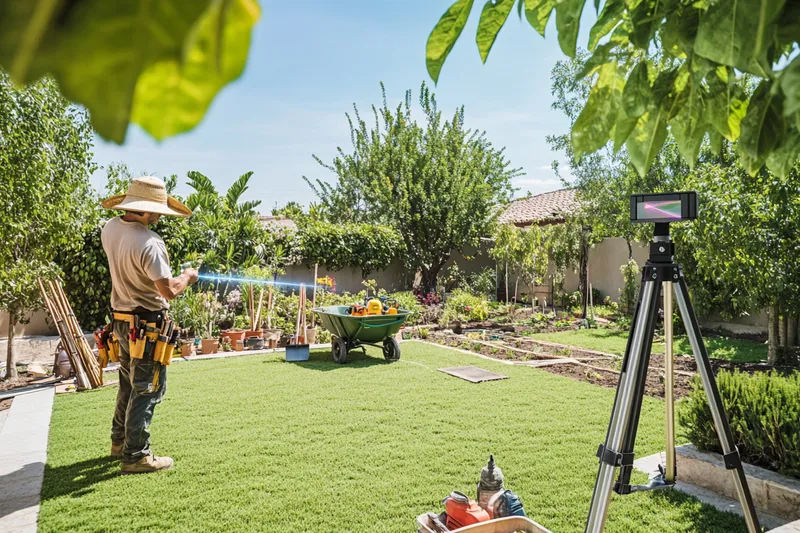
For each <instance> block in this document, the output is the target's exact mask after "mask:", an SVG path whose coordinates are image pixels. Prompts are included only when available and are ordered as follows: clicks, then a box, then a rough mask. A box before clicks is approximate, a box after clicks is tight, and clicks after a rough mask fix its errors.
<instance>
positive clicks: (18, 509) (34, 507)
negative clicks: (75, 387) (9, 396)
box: [0, 387, 55, 533]
mask: <svg viewBox="0 0 800 533" xmlns="http://www.w3.org/2000/svg"><path fill="white" fill-rule="evenodd" d="M54 393H55V390H54V389H53V388H52V387H50V388H47V389H43V390H40V391H36V392H31V393H28V394H25V395H22V396H19V397H17V398H15V399H14V403H12V404H11V409H9V410H8V416H7V418H6V422H5V424H3V427H2V429H0V531H2V532H3V533H35V532H36V521H37V518H38V515H39V503H40V493H41V490H42V480H43V479H44V465H45V463H46V462H47V437H48V434H49V432H50V415H51V413H52V410H53V396H54Z"/></svg>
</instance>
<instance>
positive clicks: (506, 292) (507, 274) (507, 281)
mask: <svg viewBox="0 0 800 533" xmlns="http://www.w3.org/2000/svg"><path fill="white" fill-rule="evenodd" d="M506 303H508V261H506Z"/></svg>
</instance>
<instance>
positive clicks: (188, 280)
mask: <svg viewBox="0 0 800 533" xmlns="http://www.w3.org/2000/svg"><path fill="white" fill-rule="evenodd" d="M197 276H198V274H197V270H195V269H193V268H187V269H186V270H184V271H183V272H181V274H180V275H179V276H176V277H174V278H164V279H159V280H156V281H155V284H156V288H157V289H158V292H159V293H160V294H161V296H163V297H164V299H165V300H167V301H170V300H172V299H174V298H176V297H177V296H178V295H179V294H180V293H182V292H183V291H185V290H186V287H188V286H189V285H192V284H193V283H194V282H196V281H197Z"/></svg>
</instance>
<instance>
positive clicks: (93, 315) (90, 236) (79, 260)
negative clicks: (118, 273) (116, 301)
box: [57, 226, 111, 331]
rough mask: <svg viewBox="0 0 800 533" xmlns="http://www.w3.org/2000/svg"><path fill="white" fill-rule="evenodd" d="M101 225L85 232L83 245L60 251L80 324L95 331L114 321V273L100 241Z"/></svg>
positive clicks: (65, 278) (69, 294)
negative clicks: (112, 299)
mask: <svg viewBox="0 0 800 533" xmlns="http://www.w3.org/2000/svg"><path fill="white" fill-rule="evenodd" d="M101 229H102V228H101V227H100V226H95V227H93V228H90V229H89V230H88V231H87V232H86V233H84V235H83V244H82V245H81V246H79V247H76V248H74V249H71V250H69V251H67V252H65V253H61V254H59V257H58V258H57V261H58V263H59V265H60V266H61V268H62V270H63V271H64V291H65V292H66V293H67V297H68V298H69V302H70V304H71V305H72V309H73V311H75V316H76V317H77V318H78V323H79V324H80V325H81V326H82V327H83V328H84V329H86V330H90V331H93V330H95V329H96V328H98V327H100V326H103V325H105V324H106V323H107V322H109V321H110V320H111V273H110V272H109V269H108V257H107V256H106V253H105V251H104V250H103V244H102V242H101V241H100V231H101Z"/></svg>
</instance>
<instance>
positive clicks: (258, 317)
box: [253, 287, 264, 330]
mask: <svg viewBox="0 0 800 533" xmlns="http://www.w3.org/2000/svg"><path fill="white" fill-rule="evenodd" d="M262 303H264V288H263V287H262V288H261V290H260V292H259V293H258V310H257V311H256V319H255V321H254V322H253V330H257V329H261V304H262Z"/></svg>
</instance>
